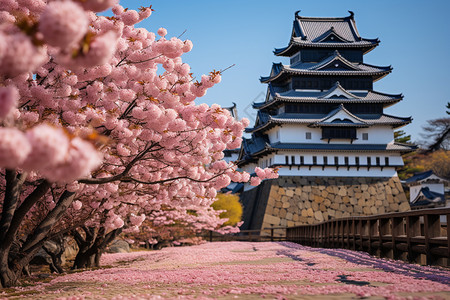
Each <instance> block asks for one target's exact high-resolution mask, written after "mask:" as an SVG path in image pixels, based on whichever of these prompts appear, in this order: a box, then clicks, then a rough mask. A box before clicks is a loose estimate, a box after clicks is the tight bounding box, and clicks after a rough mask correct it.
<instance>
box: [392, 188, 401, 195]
mask: <svg viewBox="0 0 450 300" xmlns="http://www.w3.org/2000/svg"><path fill="white" fill-rule="evenodd" d="M398 194H400V192H399V191H398V189H396V188H393V189H392V195H394V196H395V195H398Z"/></svg>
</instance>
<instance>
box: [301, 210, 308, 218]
mask: <svg viewBox="0 0 450 300" xmlns="http://www.w3.org/2000/svg"><path fill="white" fill-rule="evenodd" d="M301 215H302V217H307V216H308V210H307V209H302V212H301Z"/></svg>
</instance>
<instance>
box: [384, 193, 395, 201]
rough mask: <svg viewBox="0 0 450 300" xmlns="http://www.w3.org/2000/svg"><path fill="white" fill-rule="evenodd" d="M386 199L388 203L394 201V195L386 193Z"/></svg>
mask: <svg viewBox="0 0 450 300" xmlns="http://www.w3.org/2000/svg"><path fill="white" fill-rule="evenodd" d="M386 200H387V201H388V203H394V196H392V194H386Z"/></svg>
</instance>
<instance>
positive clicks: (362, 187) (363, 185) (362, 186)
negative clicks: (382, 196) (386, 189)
mask: <svg viewBox="0 0 450 300" xmlns="http://www.w3.org/2000/svg"><path fill="white" fill-rule="evenodd" d="M368 189H369V186H368V185H367V184H361V191H367V190H368Z"/></svg>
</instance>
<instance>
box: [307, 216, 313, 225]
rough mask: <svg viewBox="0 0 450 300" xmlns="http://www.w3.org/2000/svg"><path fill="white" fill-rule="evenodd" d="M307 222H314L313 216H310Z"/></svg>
mask: <svg viewBox="0 0 450 300" xmlns="http://www.w3.org/2000/svg"><path fill="white" fill-rule="evenodd" d="M307 222H308V224H309V225H311V224H314V219H313V218H312V217H309V218H308V221H307Z"/></svg>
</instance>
